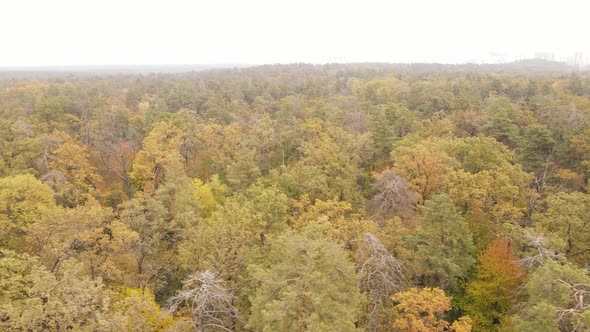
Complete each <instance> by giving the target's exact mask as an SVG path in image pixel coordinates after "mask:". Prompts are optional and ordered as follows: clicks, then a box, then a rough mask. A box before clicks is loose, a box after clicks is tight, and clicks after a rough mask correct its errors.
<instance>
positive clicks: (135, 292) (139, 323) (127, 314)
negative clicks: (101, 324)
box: [109, 288, 188, 332]
mask: <svg viewBox="0 0 590 332" xmlns="http://www.w3.org/2000/svg"><path fill="white" fill-rule="evenodd" d="M112 311H113V318H112V319H111V320H110V321H109V322H110V326H109V328H110V329H111V330H113V331H115V330H119V331H129V332H144V331H145V332H159V331H171V330H173V328H172V327H173V325H174V321H173V318H172V316H171V315H169V314H168V313H166V312H165V311H164V310H162V308H161V307H160V306H159V305H158V304H157V303H156V299H155V296H154V293H153V292H152V291H151V290H150V289H144V290H141V289H134V288H125V289H124V290H123V291H122V292H121V294H120V299H119V300H118V301H116V302H115V303H114V304H113V308H112ZM181 330H182V329H180V330H179V331H181ZM187 330H188V329H187ZM174 331H177V329H174Z"/></svg>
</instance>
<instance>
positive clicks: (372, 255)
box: [357, 233, 404, 331]
mask: <svg viewBox="0 0 590 332" xmlns="http://www.w3.org/2000/svg"><path fill="white" fill-rule="evenodd" d="M357 272H358V275H359V288H360V289H361V291H362V292H363V293H364V294H365V295H366V296H367V299H368V303H367V306H368V308H367V309H368V310H367V311H366V312H367V317H366V322H365V324H366V330H367V331H378V330H380V319H379V312H380V309H383V304H384V303H386V302H387V301H389V298H390V296H391V295H392V294H394V293H396V292H399V291H400V290H402V288H403V286H404V275H403V271H402V263H401V262H400V261H399V260H397V258H395V257H394V256H393V255H392V254H390V253H389V252H388V251H387V248H385V247H384V246H383V245H382V244H381V242H380V241H379V239H378V238H377V237H376V236H375V235H373V234H371V233H367V234H366V235H365V237H364V238H363V239H362V240H361V243H360V245H359V248H358V250H357Z"/></svg>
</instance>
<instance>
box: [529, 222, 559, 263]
mask: <svg viewBox="0 0 590 332" xmlns="http://www.w3.org/2000/svg"><path fill="white" fill-rule="evenodd" d="M524 238H525V240H526V241H527V244H526V245H527V247H528V248H529V249H530V250H531V251H532V253H531V254H530V255H527V256H525V257H524V258H522V259H521V260H520V263H521V264H522V265H524V266H526V267H527V268H529V269H531V268H534V267H538V266H541V265H544V264H545V262H547V260H556V261H557V260H559V258H560V255H559V254H558V253H556V252H555V251H553V250H550V249H547V239H546V238H545V237H544V236H543V235H539V234H534V233H532V232H530V231H525V233H524Z"/></svg>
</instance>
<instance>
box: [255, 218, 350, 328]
mask: <svg viewBox="0 0 590 332" xmlns="http://www.w3.org/2000/svg"><path fill="white" fill-rule="evenodd" d="M313 233H314V229H313V228H309V229H307V230H306V231H305V232H304V234H297V233H291V232H289V233H286V234H285V235H282V236H280V237H279V238H277V240H276V241H274V242H273V243H272V250H271V251H270V253H269V257H268V262H269V266H268V267H264V266H259V267H252V269H253V270H254V273H255V276H256V279H257V280H258V282H259V288H258V290H257V292H256V295H255V297H254V298H253V299H252V308H251V310H252V314H251V315H250V318H249V320H248V326H249V327H250V328H252V329H254V330H256V331H288V330H312V331H333V330H338V331H354V330H356V329H355V326H354V322H355V320H356V319H357V317H358V305H359V302H360V295H359V291H358V289H357V287H356V276H355V271H354V265H353V263H352V262H351V261H350V260H349V259H348V257H347V255H346V253H345V252H344V250H343V249H341V248H340V247H339V246H338V245H337V244H335V243H333V242H330V241H327V240H323V239H319V238H317V237H316V236H314V235H313Z"/></svg>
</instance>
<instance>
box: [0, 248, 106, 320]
mask: <svg viewBox="0 0 590 332" xmlns="http://www.w3.org/2000/svg"><path fill="white" fill-rule="evenodd" d="M109 302H110V295H109V292H108V291H107V290H106V289H105V288H104V285H103V284H102V282H101V280H100V279H91V278H89V277H88V276H84V275H83V274H82V267H81V265H80V264H78V263H76V262H75V261H72V260H70V261H68V262H66V263H65V264H64V267H63V269H61V270H60V272H59V273H57V274H52V273H50V272H49V271H47V269H45V267H44V266H43V265H42V264H41V263H40V262H39V259H37V258H35V257H31V256H29V255H27V254H22V255H19V254H17V253H15V252H13V251H10V250H4V249H0V328H1V329H2V330H4V331H63V330H76V331H95V330H100V329H102V328H105V327H106V326H105V325H106V322H107V321H108V320H109V315H110V313H109V309H110V308H109Z"/></svg>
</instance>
